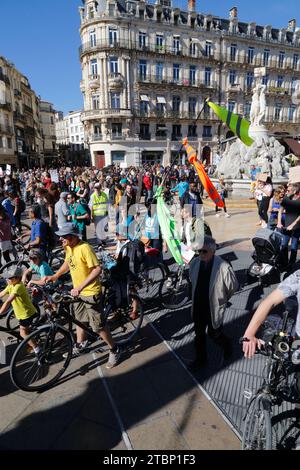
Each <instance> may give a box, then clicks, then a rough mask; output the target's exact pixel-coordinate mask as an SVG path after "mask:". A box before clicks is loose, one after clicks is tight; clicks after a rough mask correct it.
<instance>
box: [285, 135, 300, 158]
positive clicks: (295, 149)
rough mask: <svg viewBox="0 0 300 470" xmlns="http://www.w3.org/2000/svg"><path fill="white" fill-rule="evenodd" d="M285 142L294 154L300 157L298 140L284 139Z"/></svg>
mask: <svg viewBox="0 0 300 470" xmlns="http://www.w3.org/2000/svg"><path fill="white" fill-rule="evenodd" d="M283 140H284V142H285V143H286V144H287V145H288V146H289V148H290V149H291V150H292V152H293V153H294V154H295V155H296V156H297V157H300V143H299V142H298V140H296V139H283Z"/></svg>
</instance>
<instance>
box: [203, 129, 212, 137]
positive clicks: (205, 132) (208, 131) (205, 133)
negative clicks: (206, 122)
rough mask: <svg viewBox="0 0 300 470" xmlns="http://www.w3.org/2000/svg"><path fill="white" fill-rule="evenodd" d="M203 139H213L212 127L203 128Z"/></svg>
mask: <svg viewBox="0 0 300 470" xmlns="http://www.w3.org/2000/svg"><path fill="white" fill-rule="evenodd" d="M202 137H212V133H211V126H203V134H202Z"/></svg>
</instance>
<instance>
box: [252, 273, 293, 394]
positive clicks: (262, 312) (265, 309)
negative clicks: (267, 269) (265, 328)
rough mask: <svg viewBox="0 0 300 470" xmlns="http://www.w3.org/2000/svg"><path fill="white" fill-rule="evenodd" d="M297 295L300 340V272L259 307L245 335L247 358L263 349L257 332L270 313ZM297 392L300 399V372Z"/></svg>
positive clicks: (288, 279) (281, 285)
mask: <svg viewBox="0 0 300 470" xmlns="http://www.w3.org/2000/svg"><path fill="white" fill-rule="evenodd" d="M294 295H296V296H297V300H298V313H297V320H296V337H297V339H300V270H298V271H295V272H294V273H293V274H291V275H290V276H288V277H287V278H286V279H285V280H284V281H283V282H281V284H279V286H278V287H277V288H276V289H275V290H274V291H273V292H271V294H269V295H268V296H267V297H266V298H265V299H264V300H263V301H262V302H261V303H260V304H259V306H258V308H257V310H256V312H255V314H254V315H253V317H252V319H251V321H250V323H249V325H248V327H247V329H246V331H245V333H244V339H245V341H244V342H243V351H244V355H245V357H247V358H251V357H252V356H254V354H255V351H256V349H257V348H258V349H261V346H262V344H263V341H262V340H260V339H258V338H256V336H255V335H256V332H257V330H258V329H259V327H260V325H261V324H262V323H263V322H264V321H265V319H266V318H267V316H268V314H269V313H270V311H271V310H272V309H273V308H274V307H275V306H276V305H279V304H280V303H282V302H283V301H284V300H285V299H287V298H288V297H292V296H294ZM296 388H297V392H298V394H299V397H300V371H298V372H297V384H296Z"/></svg>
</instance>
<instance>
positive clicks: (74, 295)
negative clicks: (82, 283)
mask: <svg viewBox="0 0 300 470" xmlns="http://www.w3.org/2000/svg"><path fill="white" fill-rule="evenodd" d="M79 294H80V290H79V289H72V290H71V295H72V297H78V296H79Z"/></svg>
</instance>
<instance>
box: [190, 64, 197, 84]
mask: <svg viewBox="0 0 300 470" xmlns="http://www.w3.org/2000/svg"><path fill="white" fill-rule="evenodd" d="M195 83H196V66H195V65H190V85H195Z"/></svg>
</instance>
